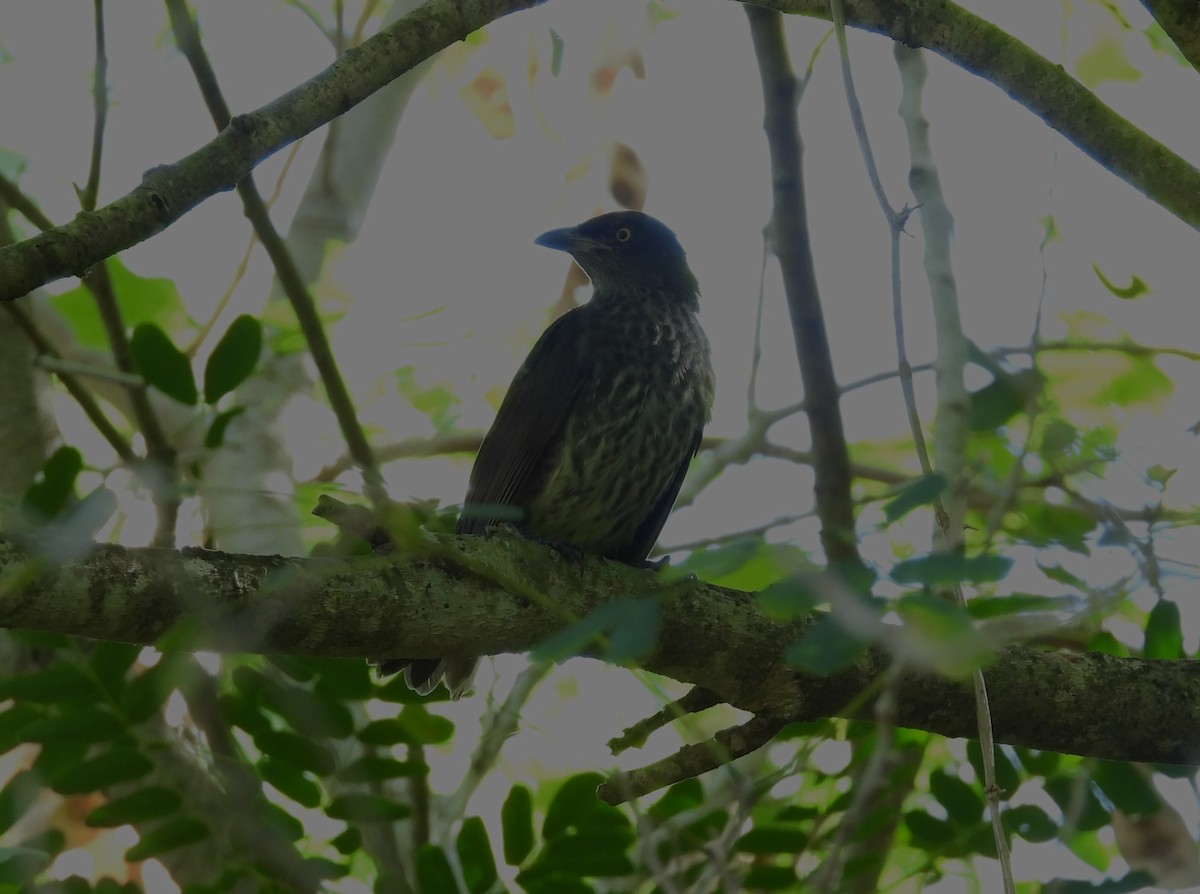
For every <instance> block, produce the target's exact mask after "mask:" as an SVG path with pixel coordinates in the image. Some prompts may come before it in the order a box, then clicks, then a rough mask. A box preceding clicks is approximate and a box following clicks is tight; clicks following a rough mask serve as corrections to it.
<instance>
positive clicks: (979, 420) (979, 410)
mask: <svg viewBox="0 0 1200 894" xmlns="http://www.w3.org/2000/svg"><path fill="white" fill-rule="evenodd" d="M1041 387H1042V378H1041V376H1040V375H1039V374H1038V373H1037V372H1036V371H1034V370H1020V371H1019V372H1015V373H1007V372H1006V373H998V374H996V378H995V380H994V381H992V382H991V383H990V384H988V385H985V386H984V387H982V388H980V389H979V390H978V391H975V392H972V394H971V395H970V398H971V414H970V427H971V430H972V431H994V430H995V429H997V428H999V427H1000V426H1002V425H1004V424H1005V423H1006V422H1008V420H1009V419H1011V418H1012V417H1013V416H1016V415H1017V414H1018V413H1023V412H1025V408H1026V407H1028V406H1029V404H1030V402H1031V401H1032V400H1033V398H1034V397H1035V396H1036V395H1037V393H1038V391H1039V390H1040V389H1041Z"/></svg>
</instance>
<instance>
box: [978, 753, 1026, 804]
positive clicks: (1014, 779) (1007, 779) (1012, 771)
mask: <svg viewBox="0 0 1200 894" xmlns="http://www.w3.org/2000/svg"><path fill="white" fill-rule="evenodd" d="M967 760H968V761H970V762H971V766H972V767H973V768H974V769H975V778H976V779H984V778H986V777H985V775H984V772H983V750H982V749H981V748H980V747H979V743H978V742H977V741H975V740H974V739H970V740H968V742H967ZM992 763H993V764H994V765H995V767H996V785H998V786H1000V788H1001V789H1002V790H1003V792H1004V795H1002V797H1004V796H1011V795H1012V794H1013V792H1015V791H1016V790H1017V788H1018V787H1019V786H1020V784H1021V777H1020V776H1018V775H1017V768H1016V767H1015V766H1014V765H1013V759H1011V758H1009V756H1008V752H1007V751H1006V750H1005V749H1004V748H1001V747H1000V746H999V745H997V746H995V747H994V749H993V751H992Z"/></svg>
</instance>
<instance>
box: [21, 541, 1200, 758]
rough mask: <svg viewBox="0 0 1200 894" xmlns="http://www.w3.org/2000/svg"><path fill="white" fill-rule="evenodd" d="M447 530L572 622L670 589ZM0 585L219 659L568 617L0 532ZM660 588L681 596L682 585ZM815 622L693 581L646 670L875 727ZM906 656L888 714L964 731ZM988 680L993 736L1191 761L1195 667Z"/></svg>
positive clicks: (364, 646) (356, 650) (104, 631)
mask: <svg viewBox="0 0 1200 894" xmlns="http://www.w3.org/2000/svg"><path fill="white" fill-rule="evenodd" d="M439 540H440V541H441V543H442V544H443V547H444V548H446V549H449V548H451V547H456V548H458V549H460V550H461V551H462V552H463V553H464V554H465V555H466V556H467V557H468V558H469V559H470V561H471V562H472V563H478V564H483V565H486V566H489V567H491V568H494V569H496V570H497V572H498V574H500V575H503V576H506V577H511V578H513V579H515V580H519V581H524V582H527V583H528V584H529V585H530V586H534V587H537V588H540V589H541V590H542V591H543V592H548V593H553V594H558V595H557V598H558V601H559V603H560V605H561V607H562V608H563V609H564V610H566V611H568V612H570V613H572V614H574V615H575V616H578V617H583V616H585V615H587V614H588V613H589V612H591V611H593V610H595V609H596V608H597V607H598V606H599V605H601V604H603V603H604V602H605V601H607V600H609V599H612V598H620V597H628V596H629V595H630V594H631V593H633V594H638V593H643V594H645V593H654V592H657V591H659V590H660V589H661V588H662V586H663V584H662V582H661V581H660V580H659V578H658V577H657V576H656V575H655V574H653V573H651V572H649V571H647V570H645V569H636V568H630V567H627V566H624V565H621V564H618V563H614V562H605V561H602V560H598V559H596V560H587V561H585V562H584V563H583V564H582V566H581V564H580V563H579V562H575V561H571V560H567V559H564V558H562V557H561V556H559V555H558V554H557V553H555V552H554V551H553V550H551V549H548V548H546V547H542V546H539V545H537V544H533V543H528V542H525V541H523V540H520V539H518V538H512V537H503V536H497V537H457V538H450V537H445V538H439ZM31 563H37V565H32V564H31ZM38 566H41V568H42V570H41V571H40V573H38V572H36V571H34V570H33V569H34V568H35V567H38ZM0 581H7V582H8V583H7V585H4V584H0V626H4V627H25V628H31V629H35V630H45V631H52V632H59V633H69V634H77V635H83V636H91V637H95V638H100V639H111V640H118V641H122V642H133V643H141V644H151V643H155V642H157V641H158V640H159V638H160V637H162V636H163V635H164V634H165V633H167V632H168V631H170V630H172V629H173V628H176V626H177V625H178V630H177V631H176V635H175V636H173V637H172V638H171V643H172V645H174V646H177V647H178V646H180V645H182V644H186V646H187V647H188V648H195V649H209V650H215V651H223V652H229V651H255V652H264V653H285V654H295V655H325V656H342V657H346V656H363V655H413V656H416V657H424V656H429V657H433V656H436V655H450V656H454V655H494V654H498V653H501V652H523V651H526V650H528V649H529V648H531V647H532V646H533V645H535V644H536V643H539V642H541V641H543V640H544V639H545V638H546V637H547V636H549V635H550V634H552V633H554V632H556V631H557V630H559V629H560V627H561V621H560V620H559V619H558V617H557V616H556V614H555V613H552V612H549V611H547V610H545V609H543V608H541V607H538V606H533V605H530V604H529V603H527V602H525V601H524V600H522V599H520V598H518V597H515V596H512V595H510V594H509V593H507V592H506V591H504V590H503V589H501V588H500V587H498V586H497V585H495V584H493V583H491V582H490V581H488V580H484V579H481V578H476V577H475V576H473V575H471V574H469V573H468V572H465V571H464V570H463V568H462V566H461V565H458V564H455V563H448V562H447V563H439V562H438V561H436V560H431V559H429V558H427V557H403V556H401V557H389V558H388V559H386V560H385V559H380V558H359V559H299V558H282V557H279V556H239V555H232V554H227V553H219V552H210V551H206V550H197V549H185V550H183V551H175V550H169V549H154V548H146V549H122V548H120V547H114V546H100V547H97V548H96V549H95V550H93V551H92V552H91V553H90V554H89V555H88V556H86V557H85V558H83V559H81V560H79V561H78V562H74V563H72V564H68V565H64V566H61V567H57V568H50V567H48V566H47V565H46V563H45V562H44V560H41V559H39V558H37V557H35V556H32V555H31V554H29V553H27V552H25V551H23V550H21V549H20V548H19V547H17V546H16V545H14V544H12V543H10V542H4V541H0ZM670 586H671V587H672V588H673V590H675V591H677V589H678V587H679V582H678V581H675V582H672V583H671V585H670ZM809 624H810V621H808V620H804V621H796V622H791V623H783V622H779V621H774V620H771V619H769V618H767V617H765V616H764V615H763V614H762V613H761V612H760V611H759V610H758V607H757V605H756V603H755V600H754V597H753V596H752V595H751V594H748V593H742V592H739V591H736V590H728V589H724V588H722V587H715V586H709V585H704V584H701V583H699V582H696V583H694V584H693V585H692V588H691V589H690V591H688V592H687V593H686V594H683V595H679V596H677V598H673V599H670V600H666V601H664V602H663V604H662V633H661V635H660V638H659V643H658V647H657V650H656V651H655V653H654V654H653V655H651V656H649V657H648V658H647V659H646V660H645V661H644V662H643V666H644V667H645V668H646V669H647V670H650V671H653V672H655V673H659V674H663V675H665V676H668V677H672V678H673V679H676V680H681V681H684V682H689V683H693V684H696V685H699V686H703V687H705V688H707V689H710V690H712V691H714V692H716V693H718V694H719V695H720V697H721V698H722V699H724V700H725V701H727V702H728V703H729V704H731V705H734V706H736V707H739V708H742V709H744V710H747V711H751V712H753V713H755V714H759V715H762V716H766V717H769V718H771V719H773V720H777V721H785V722H786V721H804V720H812V719H814V718H818V717H830V716H832V717H856V718H861V719H864V720H871V719H872V717H873V713H872V712H873V699H871V698H864V697H861V694H862V693H863V692H864V691H870V689H871V687H872V684H873V682H874V681H875V680H877V678H878V677H879V676H880V674H882V673H884V672H885V671H886V669H887V667H888V658H887V656H886V654H885V652H884V650H883V649H882V648H875V649H873V650H872V651H870V652H869V653H868V654H867V655H866V656H865V657H864V658H863V659H861V660H860V661H859V662H858V663H857V664H856V666H854V667H853V668H851V669H849V670H846V671H844V672H842V673H839V674H836V675H833V676H829V677H817V676H806V675H804V674H802V673H800V672H798V671H797V670H795V669H794V668H792V667H790V666H788V665H787V664H786V662H785V661H784V660H783V658H782V657H781V656H782V654H783V652H784V650H785V648H786V647H787V646H789V645H791V644H792V643H793V642H795V640H797V639H798V638H800V637H801V636H803V635H804V634H805V632H806V630H807V629H808V627H809ZM897 635H901V633H900V631H899V630H898V631H897ZM906 664H907V665H909V667H908V669H906V671H905V673H904V676H903V678H902V680H901V683H900V687H899V689H898V697H897V706H896V715H895V719H896V725H897V726H901V727H912V728H915V729H923V730H928V731H930V732H935V733H939V734H941V735H944V736H951V737H971V736H972V735H973V734H974V732H975V713H974V711H975V709H974V698H973V696H972V693H971V687H970V685H969V684H966V683H962V682H958V681H954V680H949V679H946V678H943V677H940V676H938V675H936V674H934V673H933V672H931V671H928V670H925V669H922V668H918V667H915V666H913V665H915V662H914V660H913V659H912V658H911V657H910V658H909V659H908V660H907V662H906ZM986 676H987V681H988V687H989V690H990V691H991V692H992V693H993V697H992V713H993V720H994V724H995V731H996V739H997V741H999V742H1005V743H1008V744H1012V745H1020V746H1025V747H1029V748H1037V749H1043V750H1048V751H1058V752H1065V753H1071V754H1081V755H1090V756H1095V757H1103V758H1109V759H1115V760H1140V761H1158V762H1167V763H1195V762H1200V745H1197V743H1200V716H1195V715H1193V714H1192V713H1189V712H1186V711H1180V710H1179V705H1188V704H1197V703H1200V664H1198V663H1196V662H1193V661H1166V660H1147V659H1137V658H1116V657H1113V656H1111V655H1104V654H1099V653H1086V654H1075V653H1060V652H1048V653H1047V652H1039V651H1036V650H1034V649H1030V648H1026V647H1021V646H1011V647H1008V648H1006V649H1003V650H1002V651H1000V652H999V653H998V654H997V656H996V658H995V661H994V662H993V663H992V664H991V665H989V667H988V668H987V670H986ZM1130 718H1137V722H1136V723H1132V722H1130Z"/></svg>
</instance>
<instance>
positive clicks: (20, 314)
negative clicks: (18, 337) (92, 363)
mask: <svg viewBox="0 0 1200 894" xmlns="http://www.w3.org/2000/svg"><path fill="white" fill-rule="evenodd" d="M8 312H9V314H11V315H12V317H13V319H14V320H16V321H17V324H18V325H19V326H20V327H21V329H22V330H23V331H24V332H25V336H26V338H28V339H29V341H30V343H31V344H32V345H33V347H34V349H35V350H36V351H37V352H38V355H39V356H40V357H42V358H49V359H50V360H52V361H57V362H61V361H60V359H59V357H58V352H56V351H55V350H54V346H53V345H51V344H50V342H49V341H47V340H46V337H45V336H44V335H42V333H41V331H39V330H38V328H37V326H36V325H34V322H33V320H31V319H30V318H29V315H28V314H27V313H25V308H24V307H22V306H21V305H20V304H16V303H13V304H9V305H8ZM54 372H55V374H56V375H57V376H58V380H59V381H60V382H62V383H63V387H64V388H66V389H67V393H69V394H70V395H71V397H73V398H75V401H76V403H78V404H79V406H80V408H81V409H82V410H83V412H84V415H85V416H87V418H88V420H89V421H90V422H91V423H92V425H94V426H96V431H98V432H100V436H101V437H103V438H104V440H105V441H107V442H108V444H109V446H110V447H112V449H113V450H114V451H115V452H116V454H117V456H119V457H120V458H121V462H123V463H125V465H127V466H129V467H130V468H132V469H135V470H136V469H137V467H138V465H139V463H140V462H141V460H140V458H139V457H138V455H137V454H136V453H134V452H133V448H132V447H130V446H129V442H128V441H127V440H125V437H124V436H123V435H122V434H121V433H120V432H119V431H117V427H116V426H115V425H113V424H112V423H111V422H109V420H108V417H107V416H105V415H104V411H103V410H101V409H100V405H99V404H98V403H96V399H95V398H94V397H92V393H91V392H90V391H88V390H87V389H86V388H84V387H83V384H82V383H81V382H80V381H79V379H78V378H77V377H76V376H75V374H74V373H72V372H70V371H68V370H66V369H62V368H59V369H55V370H54Z"/></svg>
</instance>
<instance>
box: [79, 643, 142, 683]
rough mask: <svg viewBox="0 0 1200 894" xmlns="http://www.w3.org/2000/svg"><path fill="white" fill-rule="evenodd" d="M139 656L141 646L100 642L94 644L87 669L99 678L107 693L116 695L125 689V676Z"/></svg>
mask: <svg viewBox="0 0 1200 894" xmlns="http://www.w3.org/2000/svg"><path fill="white" fill-rule="evenodd" d="M141 654H142V647H141V646H135V645H133V644H132V643H115V642H112V641H110V640H102V641H101V642H98V643H96V647H95V648H94V649H93V650H92V654H91V655H90V656H89V657H88V668H89V669H90V670H91V672H92V673H93V674H95V675H96V676H97V677H98V678H99V680H100V683H101V685H102V686H103V687H104V689H105V691H106V692H107V693H109V694H110V695H116V694H117V693H119V692H120V691H121V690H122V689H124V688H125V675H126V674H127V673H128V672H129V669H130V668H131V667H133V665H134V662H136V661H137V660H138V656H139V655H141Z"/></svg>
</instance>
